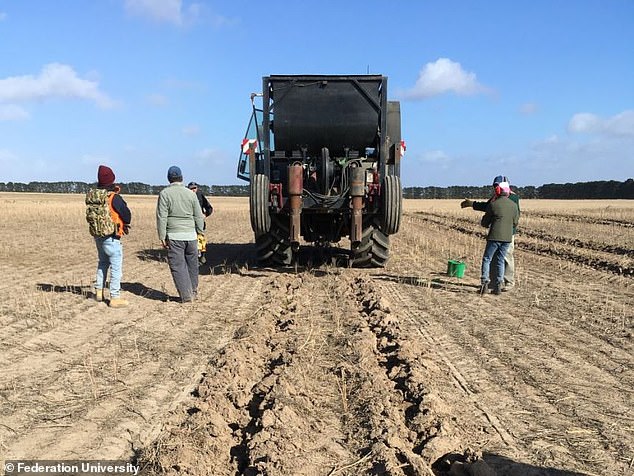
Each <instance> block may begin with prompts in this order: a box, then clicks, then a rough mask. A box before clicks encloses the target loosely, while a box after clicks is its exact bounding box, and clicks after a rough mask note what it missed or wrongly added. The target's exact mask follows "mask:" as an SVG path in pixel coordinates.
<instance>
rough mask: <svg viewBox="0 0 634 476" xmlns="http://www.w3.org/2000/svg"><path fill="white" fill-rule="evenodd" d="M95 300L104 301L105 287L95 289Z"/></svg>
mask: <svg viewBox="0 0 634 476" xmlns="http://www.w3.org/2000/svg"><path fill="white" fill-rule="evenodd" d="M95 301H97V302H101V301H103V288H102V289H95Z"/></svg>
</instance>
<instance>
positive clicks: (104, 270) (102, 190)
mask: <svg viewBox="0 0 634 476" xmlns="http://www.w3.org/2000/svg"><path fill="white" fill-rule="evenodd" d="M114 181H115V175H114V172H113V171H112V169H111V168H110V167H107V166H105V165H100V166H99V170H98V171H97V188H93V189H91V190H89V191H88V193H87V194H86V221H87V222H88V228H89V231H90V234H91V235H92V236H93V237H94V238H95V244H96V246H97V255H98V257H99V262H98V264H97V276H96V279H95V299H96V300H97V301H103V300H104V295H103V288H104V286H105V282H106V276H107V275H108V269H110V302H109V306H110V307H125V306H127V305H128V301H126V300H125V299H123V298H121V276H122V274H123V248H122V246H121V237H122V236H123V235H124V234H125V235H127V234H128V232H129V229H130V221H131V220H132V214H131V212H130V209H129V208H128V205H127V204H126V202H125V200H124V199H123V198H122V197H121V195H119V191H120V187H119V186H118V185H115V183H114Z"/></svg>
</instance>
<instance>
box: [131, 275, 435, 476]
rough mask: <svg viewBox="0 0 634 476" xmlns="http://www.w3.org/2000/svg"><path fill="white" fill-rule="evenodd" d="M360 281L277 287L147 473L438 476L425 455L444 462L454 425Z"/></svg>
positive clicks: (152, 457)
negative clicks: (443, 446) (442, 415)
mask: <svg viewBox="0 0 634 476" xmlns="http://www.w3.org/2000/svg"><path fill="white" fill-rule="evenodd" d="M354 276H355V272H354V271H353V270H346V271H345V272H344V273H341V272H340V271H337V272H336V273H334V274H331V273H330V272H328V273H326V277H322V278H317V277H314V276H312V275H310V274H307V273H300V274H299V275H297V276H295V277H292V278H291V277H288V276H278V277H277V278H276V279H275V280H274V281H273V282H271V283H270V284H269V285H267V287H268V288H270V290H269V291H267V292H266V295H267V298H266V300H265V302H264V303H263V305H262V308H261V309H260V311H259V312H258V315H257V316H254V317H253V318H252V319H251V320H250V321H249V322H247V323H245V325H244V326H243V327H241V328H240V329H238V331H237V332H236V335H235V336H234V338H233V339H232V341H231V342H230V343H229V344H228V345H227V346H226V347H224V348H223V349H222V351H220V352H219V353H218V354H217V355H215V356H214V357H213V358H212V359H211V361H210V363H209V365H208V367H207V370H206V371H205V377H204V378H203V380H202V382H201V384H200V385H199V386H198V387H197V389H196V391H195V392H194V395H193V397H192V399H191V400H190V401H189V403H188V406H187V407H184V408H183V409H181V411H180V412H175V413H174V414H173V416H172V421H173V423H172V425H171V426H169V427H168V428H167V429H166V430H165V431H164V432H163V433H162V434H161V436H160V437H159V438H158V439H157V441H156V442H155V443H154V444H153V445H151V446H150V447H149V448H146V449H144V451H143V457H142V460H143V462H144V464H145V465H146V472H147V473H148V474H220V475H225V474H227V475H228V474H247V475H248V474H270V475H286V474H350V475H352V474H389V475H414V474H416V475H418V474H431V471H430V469H429V465H428V462H429V460H430V454H428V453H426V448H427V446H428V445H429V446H430V447H433V448H434V449H433V450H432V453H433V454H436V453H437V452H438V448H439V446H440V445H438V442H439V441H440V440H442V439H443V438H441V436H444V434H445V432H446V426H447V425H446V423H445V422H443V421H440V420H439V419H437V418H436V415H435V413H434V410H433V404H432V403H431V402H430V401H428V399H427V398H426V397H427V394H428V388H427V383H426V379H427V378H429V375H428V374H427V373H426V372H425V370H424V369H425V367H424V366H423V365H421V362H420V361H419V360H418V359H419V357H418V356H419V355H420V352H419V350H418V349H417V347H416V344H415V343H413V342H410V341H409V340H408V339H407V338H406V337H405V336H404V335H402V334H401V332H400V330H399V322H398V321H399V319H398V316H396V315H394V314H393V313H392V312H391V310H390V306H389V303H388V302H387V301H386V300H385V299H384V298H382V297H381V296H380V295H379V294H378V293H377V292H376V291H375V290H374V289H372V287H371V285H370V281H368V280H367V279H364V278H354ZM280 290H281V291H282V292H281V293H280ZM316 303H319V304H316ZM328 304H329V305H330V306H325V305H328ZM210 435H211V437H210ZM434 440H437V441H436V443H435V444H434V445H431V444H430V442H432V441H434ZM194 455H196V456H195V457H194ZM184 461H186V462H187V463H182V462H184Z"/></svg>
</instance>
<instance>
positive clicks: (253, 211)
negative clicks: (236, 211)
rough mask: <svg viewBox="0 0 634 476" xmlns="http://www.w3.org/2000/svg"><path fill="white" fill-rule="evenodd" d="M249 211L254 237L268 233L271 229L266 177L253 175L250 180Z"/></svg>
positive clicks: (267, 179) (267, 180)
mask: <svg viewBox="0 0 634 476" xmlns="http://www.w3.org/2000/svg"><path fill="white" fill-rule="evenodd" d="M249 211H250V215H251V228H252V229H253V232H254V233H255V236H256V237H258V236H260V235H264V234H266V233H268V231H269V230H270V228H271V215H270V213H269V178H268V177H267V176H266V175H263V174H255V175H254V176H253V178H252V179H251V188H250V190H249Z"/></svg>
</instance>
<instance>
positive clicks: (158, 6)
mask: <svg viewBox="0 0 634 476" xmlns="http://www.w3.org/2000/svg"><path fill="white" fill-rule="evenodd" d="M125 9H126V11H127V12H128V14H129V15H133V16H138V17H141V18H147V19H150V20H152V21H155V22H158V23H171V24H173V25H177V26H182V25H184V24H185V23H191V22H194V21H196V20H197V19H198V18H199V17H200V16H201V14H202V6H201V4H199V3H192V4H190V5H189V6H188V7H186V8H185V7H184V6H183V1H182V0H125Z"/></svg>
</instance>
